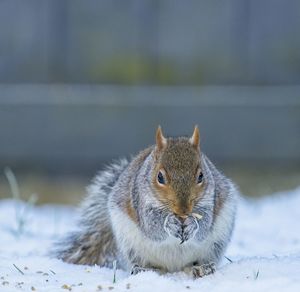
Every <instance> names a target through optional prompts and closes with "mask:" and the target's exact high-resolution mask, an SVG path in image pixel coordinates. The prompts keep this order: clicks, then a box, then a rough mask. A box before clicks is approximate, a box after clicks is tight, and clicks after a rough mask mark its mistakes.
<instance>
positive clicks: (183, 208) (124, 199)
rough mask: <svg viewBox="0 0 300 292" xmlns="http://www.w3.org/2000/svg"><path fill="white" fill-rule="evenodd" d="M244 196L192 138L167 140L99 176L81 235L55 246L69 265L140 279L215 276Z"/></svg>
mask: <svg viewBox="0 0 300 292" xmlns="http://www.w3.org/2000/svg"><path fill="white" fill-rule="evenodd" d="M237 195H238V191H237V189H236V187H235V185H234V184H233V183H232V182H231V181H230V180H229V179H228V178H226V177H225V176H224V175H223V174H222V173H221V172H219V171H218V170H217V169H216V167H215V166H214V165H213V164H212V162H211V161H210V160H209V159H208V158H207V157H206V156H205V154H203V153H202V152H201V150H200V134H199V129H198V127H197V126H196V127H195V129H194V132H193V135H192V136H191V137H190V138H187V137H179V138H165V137H164V135H163V133H162V130H161V128H160V127H158V129H157V131H156V144H155V145H153V146H150V147H149V148H147V149H145V150H143V151H141V152H140V153H139V154H138V155H136V156H135V157H133V158H132V159H131V160H129V161H128V160H125V159H123V160H120V161H118V162H116V163H113V164H111V165H110V166H108V167H107V169H105V170H104V171H101V172H99V174H98V175H97V176H96V177H95V179H94V181H93V183H92V184H91V186H90V187H89V188H88V195H87V197H86V199H85V200H84V202H83V204H82V213H81V219H80V221H79V224H78V230H77V231H74V232H72V233H70V234H68V235H67V236H66V237H65V238H63V239H62V240H61V241H60V242H59V243H58V244H57V246H56V250H55V254H56V256H57V257H58V258H61V259H63V260H64V261H66V262H69V263H75V264H87V265H94V264H97V265H100V266H111V265H112V263H113V261H114V260H117V263H118V267H120V268H123V269H125V270H128V271H130V272H131V274H136V273H139V272H141V271H146V270H156V271H158V272H159V273H164V272H177V271H184V272H186V273H187V274H190V275H192V276H193V277H195V278H197V277H202V276H204V275H208V274H210V273H213V272H214V271H215V269H216V265H217V264H218V263H219V262H220V259H221V258H222V256H223V254H224V251H225V249H226V247H227V244H228V242H229V241H230V238H231V234H232V230H233V226H234V219H235V213H236V201H237Z"/></svg>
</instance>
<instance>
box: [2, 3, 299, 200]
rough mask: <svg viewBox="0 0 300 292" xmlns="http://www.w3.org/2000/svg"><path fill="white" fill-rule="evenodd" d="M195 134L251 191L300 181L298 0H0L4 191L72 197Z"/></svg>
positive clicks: (7, 194) (51, 197)
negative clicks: (143, 154) (163, 141)
mask: <svg viewBox="0 0 300 292" xmlns="http://www.w3.org/2000/svg"><path fill="white" fill-rule="evenodd" d="M159 124H160V125H162V127H163V130H164V133H165V135H167V136H168V135H172V136H173V135H175V136H178V135H191V134H192V131H193V127H194V125H195V124H198V125H199V127H200V132H201V147H202V150H203V151H204V152H205V153H206V154H207V155H208V156H209V157H210V158H211V160H212V161H213V162H214V163H215V164H216V165H217V166H218V167H219V168H220V169H221V170H223V172H225V174H227V175H228V176H230V177H231V178H233V179H234V180H235V181H236V183H237V184H238V185H239V186H240V189H241V191H242V193H243V194H245V195H246V196H255V197H257V196H263V195H267V194H270V193H273V192H277V191H280V190H286V189H292V188H295V187H297V186H298V185H300V1H298V0H286V1H280V0H228V1H217V0H211V1H200V0H187V1H184V2H182V1H171V0H159V1H158V0H134V1H123V0H101V1H91V0H86V1H77V0H72V1H61V0H49V1H47V0H43V1H42V0H40V1H12V0H2V1H0V170H1V171H0V198H8V197H11V190H10V188H9V184H8V182H7V179H6V177H5V175H4V171H3V170H4V168H5V167H10V168H11V169H12V170H13V172H14V174H15V176H16V177H17V179H18V182H19V188H20V192H21V195H22V197H24V198H28V197H29V196H30V195H31V194H32V193H35V194H37V195H38V202H39V203H64V204H77V203H78V202H79V201H80V199H81V198H82V196H83V195H84V193H85V186H86V185H87V184H88V183H89V182H90V180H91V178H92V177H93V175H94V174H95V173H96V171H97V170H99V169H102V168H103V166H104V165H105V163H107V162H109V161H110V160H111V159H114V158H118V157H124V156H125V157H129V156H130V154H135V153H137V152H138V151H139V150H141V149H143V148H145V147H147V146H148V145H150V144H153V143H154V134H155V130H156V127H157V126H158V125H159Z"/></svg>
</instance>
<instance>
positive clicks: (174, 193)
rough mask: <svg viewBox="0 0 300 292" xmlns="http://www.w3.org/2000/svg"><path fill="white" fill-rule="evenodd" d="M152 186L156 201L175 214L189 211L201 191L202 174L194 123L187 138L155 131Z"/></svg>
mask: <svg viewBox="0 0 300 292" xmlns="http://www.w3.org/2000/svg"><path fill="white" fill-rule="evenodd" d="M154 156H155V167H154V170H153V173H152V186H153V189H154V190H155V194H156V195H157V198H158V200H159V201H160V202H162V203H163V204H164V205H165V206H167V207H168V208H169V209H170V211H171V212H173V213H174V214H176V215H177V216H178V217H182V218H185V217H186V216H188V215H190V214H191V213H192V210H193V207H194V204H195V202H196V201H197V200H198V199H199V198H200V196H201V193H202V191H203V183H204V180H205V178H204V177H203V173H202V166H201V159H200V134H199V129H198V126H195V129H194V132H193V135H192V136H191V137H190V138H186V137H180V138H165V137H164V135H163V133H162V130H161V127H160V126H159V127H158V129H157V131H156V145H155V150H154Z"/></svg>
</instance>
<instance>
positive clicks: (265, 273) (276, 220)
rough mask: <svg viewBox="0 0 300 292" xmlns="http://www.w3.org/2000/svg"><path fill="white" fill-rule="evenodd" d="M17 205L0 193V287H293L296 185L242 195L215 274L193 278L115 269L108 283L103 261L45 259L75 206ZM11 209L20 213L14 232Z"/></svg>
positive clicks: (299, 255)
mask: <svg viewBox="0 0 300 292" xmlns="http://www.w3.org/2000/svg"><path fill="white" fill-rule="evenodd" d="M24 207H25V204H24V203H20V202H15V201H13V200H2V201H0V291H5V292H6V291H7V292H9V291H100V290H102V291H143V292H147V291H156V292H159V291H170V292H171V291H176V292H177V291H209V292H214V291H222V292H226V291H231V292H232V291H251V292H253V291H272V292H275V291H283V290H284V291H297V292H299V291H300V228H299V224H300V188H298V189H296V190H294V191H289V192H283V193H280V194H275V195H273V196H271V197H268V198H265V199H260V200H256V201H255V200H246V199H244V198H242V199H241V200H240V203H239V209H238V215H237V220H236V228H235V232H234V235H233V239H232V242H231V244H230V246H229V248H228V250H227V253H226V257H227V258H228V259H226V258H224V260H223V262H222V263H221V265H220V267H219V268H218V270H217V272H216V273H215V274H214V275H210V276H207V277H205V278H202V279H197V280H192V279H190V278H188V277H187V276H186V275H184V274H183V273H176V274H168V275H164V276H159V275H157V274H156V273H154V272H145V273H141V274H138V275H136V276H129V275H128V273H127V272H124V271H121V270H118V271H117V278H116V279H117V281H116V283H113V271H112V270H110V269H107V268H100V267H98V266H93V267H89V266H80V265H72V264H66V263H64V262H62V261H60V260H57V259H51V258H49V257H48V256H47V252H48V251H49V249H50V246H51V244H52V242H53V240H55V239H57V238H58V237H59V236H60V235H62V234H64V233H65V232H67V231H68V230H71V229H72V228H74V221H75V219H76V216H77V212H76V210H75V209H73V208H70V207H62V206H40V207H32V206H29V207H28V206H27V207H26V209H25V211H24V213H22V210H23V209H24ZM16 211H17V214H16ZM18 214H23V215H22V219H24V221H25V223H24V227H23V231H22V232H21V234H20V233H18V232H16V230H17V227H18V226H17V221H18V220H17V218H18ZM16 215H17V216H16ZM230 261H232V262H230ZM14 265H15V266H14ZM17 268H19V269H20V270H21V272H20V271H18V270H17Z"/></svg>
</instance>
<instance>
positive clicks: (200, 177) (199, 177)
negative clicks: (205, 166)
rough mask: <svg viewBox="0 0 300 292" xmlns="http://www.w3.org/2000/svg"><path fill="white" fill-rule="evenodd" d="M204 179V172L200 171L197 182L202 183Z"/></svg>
mask: <svg viewBox="0 0 300 292" xmlns="http://www.w3.org/2000/svg"><path fill="white" fill-rule="evenodd" d="M202 181H203V173H202V172H200V174H199V176H198V178H197V184H201V183H202Z"/></svg>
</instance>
